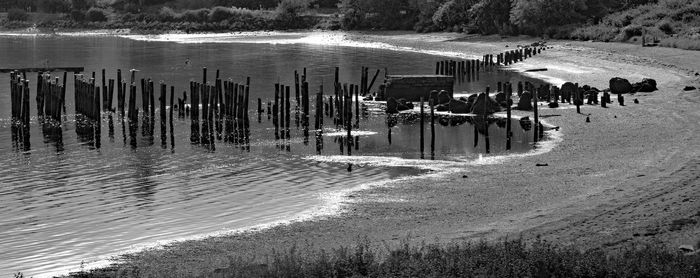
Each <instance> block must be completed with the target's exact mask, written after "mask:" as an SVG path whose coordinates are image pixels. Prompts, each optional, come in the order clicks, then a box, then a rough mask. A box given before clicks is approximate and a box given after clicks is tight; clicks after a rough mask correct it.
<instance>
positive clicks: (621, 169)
mask: <svg viewBox="0 0 700 278" xmlns="http://www.w3.org/2000/svg"><path fill="white" fill-rule="evenodd" d="M346 39H347V40H349V41H356V42H360V43H382V44H388V45H392V46H395V47H397V48H411V49H421V50H424V51H426V52H428V53H431V51H432V52H434V53H464V52H465V51H467V49H468V52H469V53H482V54H486V53H498V52H502V51H504V50H508V49H513V48H515V47H516V46H517V45H522V44H528V43H531V42H533V41H535V40H537V39H535V38H530V37H513V38H500V37H497V36H490V37H478V36H477V37H472V36H466V35H463V34H457V33H431V34H416V33H413V32H349V33H347V35H346ZM548 45H550V46H553V49H550V50H547V51H544V52H542V54H541V55H537V56H535V57H533V58H530V59H528V60H526V61H525V62H523V63H519V64H516V65H514V66H512V67H511V70H515V71H524V70H526V69H530V68H547V71H544V72H535V73H525V74H528V75H530V76H531V77H535V78H539V79H541V80H546V81H548V82H551V83H553V84H555V85H560V84H558V83H561V82H562V81H572V82H577V83H579V84H588V85H591V86H595V87H598V88H607V87H608V80H609V79H610V78H612V77H616V76H620V77H623V78H628V79H630V81H632V82H637V81H640V80H641V79H642V78H654V79H655V80H656V81H657V82H658V87H659V90H658V91H656V92H653V93H639V94H636V95H630V96H626V97H627V102H626V106H623V107H621V106H619V105H617V104H613V105H611V107H610V108H607V109H606V108H601V107H599V106H588V105H586V106H583V107H582V113H583V114H577V113H576V110H575V109H547V108H544V106H542V108H541V110H540V113H541V116H542V117H543V118H545V119H546V121H548V122H549V123H551V124H553V125H556V126H560V127H562V129H561V136H562V138H561V142H560V144H558V145H557V146H556V147H554V148H553V149H552V150H551V151H549V152H546V153H544V154H538V155H532V156H522V157H515V158H512V159H508V160H500V161H497V162H496V163H484V164H469V165H465V166H464V168H463V169H460V170H458V171H455V172H451V173H449V174H447V175H441V176H439V177H431V176H427V177H424V178H420V179H415V180H403V181H401V183H396V184H387V185H384V186H381V187H374V188H369V189H367V190H364V191H361V192H357V193H353V195H352V196H351V198H350V199H351V200H352V201H348V202H347V203H345V204H344V207H345V213H343V214H342V215H340V216H337V217H330V218H322V219H315V220H313V221H305V222H296V223H292V224H290V225H285V226H279V227H275V228H271V229H268V230H264V231H261V232H256V233H247V234H241V235H231V236H223V237H214V238H208V239H204V240H198V241H187V242H181V243H176V244H173V245H171V246H167V247H164V248H159V249H154V250H149V251H144V252H140V253H136V254H130V255H129V256H128V257H125V258H122V260H123V263H124V264H123V265H121V267H123V268H125V269H138V270H139V271H140V272H139V273H140V274H141V275H146V276H149V275H150V276H158V272H157V271H159V270H162V269H169V270H172V271H173V273H171V274H172V275H173V276H207V275H209V274H211V273H213V272H214V271H215V270H216V269H218V268H221V267H226V265H225V264H226V262H228V260H229V259H230V258H231V257H241V258H260V259H264V258H265V256H267V255H270V254H271V253H272V252H273V250H277V251H279V250H286V249H288V248H290V247H292V246H303V248H305V249H325V250H330V249H332V248H337V247H338V246H340V245H344V246H349V245H352V244H354V243H355V242H356V241H357V239H358V238H360V237H366V238H367V239H368V240H369V241H370V242H371V243H372V245H373V247H375V248H380V249H381V248H384V246H392V247H395V246H398V245H400V244H401V243H402V242H406V241H408V242H413V243H420V242H438V243H448V242H460V241H469V240H481V239H487V240H496V239H501V238H504V237H507V238H514V237H522V238H525V239H531V238H535V237H541V238H544V239H546V240H550V241H553V242H557V243H562V244H565V245H574V246H578V247H581V248H605V249H614V248H620V247H623V246H625V245H626V244H631V243H634V242H661V243H662V244H664V245H666V246H671V247H674V246H678V245H682V244H694V243H695V242H697V240H698V237H697V235H698V232H700V224H699V223H700V209H698V208H700V190H699V189H698V187H699V186H700V174H699V173H700V140H697V137H696V136H697V134H700V110H698V109H697V108H698V107H699V105H700V93H698V91H697V90H695V91H687V92H686V91H683V88H684V87H685V86H687V85H692V86H696V87H700V80H698V77H697V76H696V73H698V72H700V68H699V67H700V57H698V56H699V55H697V53H696V52H694V51H685V50H679V49H669V48H642V47H641V46H639V45H631V44H619V43H593V42H570V41H550V42H548ZM469 53H467V54H465V55H468V54H469ZM633 99H638V100H639V104H634V103H633V101H632V100H633ZM518 114H519V115H522V116H527V115H529V113H528V112H518ZM586 117H590V119H591V123H586V121H585V118H586ZM537 164H547V165H549V166H546V167H538V166H536V165H537ZM399 200H400V201H399ZM222 264H223V265H222Z"/></svg>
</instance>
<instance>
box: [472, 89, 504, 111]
mask: <svg viewBox="0 0 700 278" xmlns="http://www.w3.org/2000/svg"><path fill="white" fill-rule="evenodd" d="M484 102H486V103H484ZM499 111H501V105H500V104H498V102H496V101H495V100H494V99H493V98H491V97H489V96H488V95H487V94H485V93H483V94H481V95H479V97H477V99H476V102H474V105H472V111H471V112H472V113H473V114H477V115H491V114H493V113H496V112H499Z"/></svg>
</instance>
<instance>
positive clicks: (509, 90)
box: [506, 83, 513, 150]
mask: <svg viewBox="0 0 700 278" xmlns="http://www.w3.org/2000/svg"><path fill="white" fill-rule="evenodd" d="M506 91H507V92H506V103H507V104H508V105H507V106H506V150H510V144H511V137H512V135H513V134H512V132H511V111H510V110H511V106H512V105H510V100H511V95H512V93H513V92H512V91H513V89H512V84H510V83H506Z"/></svg>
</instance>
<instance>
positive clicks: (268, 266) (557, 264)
mask: <svg viewBox="0 0 700 278" xmlns="http://www.w3.org/2000/svg"><path fill="white" fill-rule="evenodd" d="M162 271H166V270H157V269H155V270H149V272H152V273H163V272H162ZM117 273H119V274H121V275H123V276H124V277H130V275H131V276H133V275H132V274H133V273H138V274H137V275H136V276H138V275H141V274H144V270H143V269H141V270H139V271H136V272H134V271H133V269H128V268H127V267H123V266H113V267H112V268H109V269H102V270H95V271H91V272H81V273H75V274H73V277H114V276H115V275H117ZM129 273H131V274H129ZM204 276H216V277H475V276H476V277H700V256H698V255H695V256H684V255H682V254H679V253H677V252H674V251H670V250H667V249H665V248H659V247H658V246H652V245H640V246H635V247H630V248H628V249H624V250H621V251H603V250H588V251H580V250H579V249H576V248H574V247H565V246H561V245H555V244H551V243H547V242H544V241H540V240H538V241H535V242H532V243H529V244H528V243H526V242H524V241H522V240H511V241H503V242H499V243H488V242H481V243H454V244H449V245H439V244H422V245H420V246H412V245H410V244H408V243H405V244H402V245H401V246H400V247H398V248H395V249H389V248H387V249H386V250H376V249H373V248H371V247H370V243H369V242H368V241H367V240H361V241H358V243H357V244H356V245H355V246H354V247H352V248H346V247H339V248H337V249H334V250H332V251H330V252H326V251H300V250H299V249H298V248H296V247H292V248H290V249H289V250H286V251H285V252H274V251H273V254H272V255H271V256H270V257H268V258H267V259H266V260H264V261H256V260H252V259H242V258H231V259H230V260H229V263H228V267H225V268H220V269H216V270H211V272H210V273H208V274H205V275H204Z"/></svg>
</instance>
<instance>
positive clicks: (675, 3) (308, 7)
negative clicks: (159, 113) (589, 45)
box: [0, 0, 700, 49]
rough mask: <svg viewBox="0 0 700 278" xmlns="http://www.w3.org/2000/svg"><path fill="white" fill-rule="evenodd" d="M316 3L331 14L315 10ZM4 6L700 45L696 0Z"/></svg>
mask: <svg viewBox="0 0 700 278" xmlns="http://www.w3.org/2000/svg"><path fill="white" fill-rule="evenodd" d="M333 7H337V9H333ZM316 8H318V9H319V11H322V12H324V13H336V15H337V16H315V15H314V10H315V9H316ZM3 9H4V10H9V9H13V10H12V14H11V16H10V15H9V14H8V17H7V21H5V25H6V26H8V25H10V24H9V22H12V26H16V25H17V24H21V22H22V21H25V20H27V19H29V18H32V17H30V16H27V15H26V14H23V13H22V12H23V11H24V12H34V11H39V12H44V13H62V14H64V15H65V16H64V18H65V20H63V21H61V20H58V21H56V22H39V23H38V25H39V26H45V27H75V25H78V26H80V25H81V24H83V25H84V24H85V23H86V22H93V23H94V22H103V23H104V24H102V25H103V26H101V27H106V28H109V27H115V26H121V27H125V28H136V29H148V30H169V29H177V30H188V31H223V30H260V29H289V28H313V27H314V26H317V27H319V28H327V29H336V28H343V29H346V30H415V31H418V32H434V31H451V32H467V33H476V34H501V35H520V34H526V35H532V36H542V37H549V38H562V39H567V38H568V39H580V40H601V41H627V40H637V39H638V38H639V36H642V35H646V36H650V38H651V39H652V41H654V38H655V39H658V40H660V41H661V44H662V45H667V46H675V47H682V48H689V49H700V42H698V41H699V40H700V0H382V1H377V0H26V1H19V0H3V1H0V10H3ZM95 9H99V10H95ZM89 10H92V12H90V11H89ZM102 15H104V16H102ZM66 20H67V21H72V22H66ZM35 23H36V22H35ZM173 23H178V24H173ZM91 24H92V23H91ZM202 24H204V25H202ZM317 24H318V25H317ZM82 27H88V28H89V27H91V26H82Z"/></svg>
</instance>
